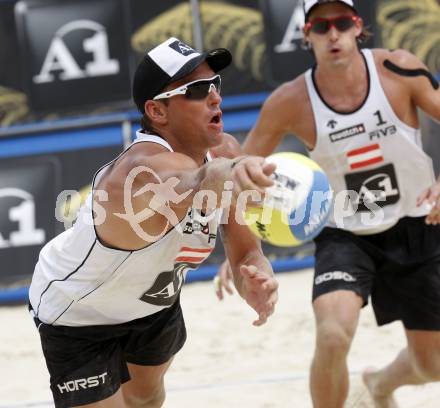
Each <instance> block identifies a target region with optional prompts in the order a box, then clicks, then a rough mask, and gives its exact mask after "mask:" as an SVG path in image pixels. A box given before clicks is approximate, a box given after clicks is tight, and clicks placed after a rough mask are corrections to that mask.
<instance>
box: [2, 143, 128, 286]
mask: <svg viewBox="0 0 440 408" xmlns="http://www.w3.org/2000/svg"><path fill="white" fill-rule="evenodd" d="M121 148H122V146H119V147H118V146H112V147H103V148H98V149H84V150H75V151H65V152H58V153H55V154H50V155H35V156H28V157H21V158H11V159H3V160H2V161H1V162H0V234H1V235H0V285H10V284H13V283H15V284H17V283H19V282H20V281H22V280H25V281H27V280H29V277H30V276H31V274H32V272H33V270H34V267H35V263H36V261H37V259H38V253H39V252H40V250H41V248H42V247H43V246H44V244H45V243H46V242H48V241H49V240H50V239H52V238H53V237H54V236H55V235H57V234H59V233H60V232H62V231H64V223H63V222H60V221H59V220H57V218H56V216H55V208H56V203H57V197H58V195H59V194H60V193H61V192H62V191H64V190H74V191H77V192H79V193H81V195H82V198H83V199H84V198H85V196H86V194H87V192H88V191H89V185H90V182H91V180H92V177H93V174H94V172H95V171H96V170H97V169H98V168H99V167H101V165H103V164H105V163H107V162H108V161H110V160H111V159H113V158H114V157H115V156H116V155H117V153H119V152H120V150H121ZM60 204H61V202H60ZM63 208H64V207H63V205H60V208H59V209H60V210H62V209H63ZM78 208H79V202H75V203H72V205H71V207H70V208H67V209H66V210H65V211H59V214H64V213H65V214H66V215H70V218H69V219H73V217H72V214H74V212H75V211H76V210H77V209H78ZM58 219H60V220H61V219H62V217H60V216H58Z"/></svg>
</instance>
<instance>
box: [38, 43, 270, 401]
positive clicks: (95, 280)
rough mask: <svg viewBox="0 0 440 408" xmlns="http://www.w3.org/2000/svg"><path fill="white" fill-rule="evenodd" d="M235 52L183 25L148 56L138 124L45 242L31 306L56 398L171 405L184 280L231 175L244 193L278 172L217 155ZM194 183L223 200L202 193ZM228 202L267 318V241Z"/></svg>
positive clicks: (243, 263) (230, 238)
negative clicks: (189, 34)
mask: <svg viewBox="0 0 440 408" xmlns="http://www.w3.org/2000/svg"><path fill="white" fill-rule="evenodd" d="M230 61H231V54H230V53H229V51H228V50H226V49H223V48H221V49H216V50H212V51H210V52H207V53H203V54H200V53H198V52H196V51H195V50H194V49H192V48H191V47H190V46H188V45H187V44H185V43H183V42H181V41H180V40H178V39H176V38H170V39H168V40H166V41H164V42H163V43H161V44H159V45H158V46H157V47H155V48H154V49H153V50H151V51H149V52H148V53H147V54H146V55H145V56H144V57H143V59H142V60H141V62H140V63H139V65H138V68H137V71H136V74H135V78H134V85H133V94H134V100H135V103H136V105H137V106H138V108H139V111H140V112H141V113H142V115H143V116H142V130H140V131H138V132H137V138H136V140H135V141H134V143H133V144H132V145H131V146H129V147H128V148H127V149H126V150H125V151H124V152H123V153H121V154H120V155H119V156H118V157H117V158H116V159H115V160H113V161H112V162H111V163H109V164H108V165H106V166H104V167H103V168H102V169H100V170H99V171H98V173H97V174H96V175H95V178H94V182H93V195H92V194H91V195H89V197H88V199H87V202H86V204H85V205H84V206H83V207H82V208H81V210H80V212H79V215H78V219H77V221H76V223H75V225H74V226H73V227H72V228H70V229H69V230H67V231H65V232H63V233H62V234H60V235H59V236H58V237H55V238H54V239H53V240H52V241H50V242H49V243H48V244H47V245H45V247H44V248H43V249H42V251H41V253H40V256H39V261H38V264H37V266H36V268H35V272H34V276H33V279H32V284H31V287H30V306H31V313H32V314H33V316H34V319H35V322H36V324H37V327H38V330H39V332H40V337H41V343H42V348H43V352H44V356H45V358H46V364H47V367H48V370H49V373H50V382H51V390H52V393H53V397H54V401H55V406H56V407H57V408H60V407H63V408H64V407H72V406H75V407H76V406H86V407H88V408H92V407H107V408H134V407H137V408H141V407H148V408H158V407H160V406H162V404H163V401H164V399H165V390H164V380H163V377H164V374H165V372H166V370H167V369H168V367H169V366H170V364H171V361H172V358H173V356H174V355H175V354H176V353H177V352H178V351H179V350H180V348H181V347H182V346H183V344H184V342H185V339H186V329H185V324H184V320H183V316H182V311H181V308H180V302H179V295H180V290H181V287H182V284H183V281H184V278H185V275H186V273H187V272H188V271H189V270H193V269H197V267H198V266H199V265H200V264H201V263H202V262H203V261H204V260H205V259H206V258H207V257H208V256H209V254H210V253H211V251H212V250H213V248H214V245H215V241H216V236H217V228H218V224H219V222H220V218H219V216H220V213H221V212H222V210H221V209H220V197H223V192H224V189H225V188H226V187H225V186H226V185H229V187H228V188H229V190H228V192H229V193H230V195H231V197H232V199H237V196H238V195H239V193H241V192H242V191H243V190H256V191H258V192H260V193H264V190H265V188H266V187H269V186H271V185H272V184H273V182H272V180H271V179H270V177H269V176H270V175H271V174H272V173H273V171H274V169H275V166H274V165H273V164H268V163H266V162H265V160H264V159H263V158H261V157H240V158H238V159H225V158H217V159H211V157H210V154H209V150H210V149H211V148H215V150H216V152H217V153H218V151H221V150H222V149H221V145H222V144H223V143H225V142H226V143H229V141H230V138H226V139H225V134H224V133H223V124H222V119H221V116H222V112H221V109H220V103H221V101H222V98H221V96H220V89H221V78H220V75H219V74H218V72H219V71H221V70H222V69H223V68H225V67H226V66H228V65H229V63H230ZM198 192H202V193H203V194H205V193H206V194H208V193H209V194H210V197H213V194H214V201H212V200H208V203H209V202H210V203H211V204H209V205H208V203H206V205H200V206H199V205H194V203H196V201H195V195H196V194H197V193H198ZM226 204H227V203H226ZM92 206H93V207H92ZM222 208H223V205H222ZM229 214H230V217H229V219H228V222H227V223H225V225H224V237H225V240H224V246H225V251H226V253H227V254H228V258H229V260H230V262H231V264H232V266H233V270H234V278H235V282H236V286H237V290H238V292H239V293H240V294H241V295H242V296H243V298H244V299H245V300H246V302H247V303H248V304H249V305H250V306H251V307H252V308H253V309H254V310H255V311H256V312H257V314H258V318H257V319H256V320H255V322H254V324H255V325H257V326H259V325H261V324H264V323H265V322H266V320H267V318H268V317H269V316H270V315H271V314H272V313H273V310H274V304H275V302H276V301H277V282H276V280H275V279H274V277H273V272H272V268H271V266H270V263H269V261H268V260H267V259H266V258H265V257H264V256H263V254H262V252H261V247H260V244H259V241H258V240H257V239H256V238H254V236H253V235H252V234H251V232H250V231H249V229H248V228H247V227H246V226H245V225H240V224H239V223H237V221H238V220H236V218H235V211H233V209H230V211H229Z"/></svg>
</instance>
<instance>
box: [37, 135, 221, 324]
mask: <svg viewBox="0 0 440 408" xmlns="http://www.w3.org/2000/svg"><path fill="white" fill-rule="evenodd" d="M143 142H148V143H158V144H161V145H162V146H164V147H166V148H167V149H168V150H170V151H172V148H171V146H170V145H169V144H168V143H167V142H166V141H165V140H163V139H162V138H160V137H158V136H153V135H146V134H143V133H141V132H137V138H136V140H135V141H134V142H133V143H132V144H131V146H133V145H134V144H136V143H143ZM131 146H129V147H128V148H127V149H126V150H125V151H124V152H123V153H121V154H124V153H125V152H126V151H127V150H128V149H130V147H131ZM118 157H120V156H118ZM115 160H116V159H115ZM115 160H113V161H112V162H110V163H108V164H107V165H105V166H103V167H102V168H101V169H100V170H98V172H97V173H96V175H95V177H94V181H93V186H95V185H96V184H97V182H98V180H99V178H100V176H101V175H102V173H103V171H104V170H105V169H106V168H107V167H108V166H109V165H111V164H112V163H113V162H114V161H115ZM206 160H210V157H209V154H208V156H207V158H206ZM211 215H212V216H211ZM211 215H210V216H209V217H206V219H203V217H200V214H199V213H198V211H197V210H195V209H190V210H189V211H188V213H187V215H186V216H185V217H184V218H183V219H182V221H181V222H180V224H179V225H180V228H177V227H176V228H173V229H171V230H170V231H168V232H167V233H166V234H165V235H164V236H163V237H162V238H161V239H160V240H159V241H157V242H155V243H153V244H151V245H150V246H148V247H146V248H143V249H139V250H135V251H126V250H118V249H113V248H109V247H107V246H105V245H104V244H103V243H101V242H100V241H99V239H98V237H97V235H96V231H95V227H94V224H93V218H92V195H91V194H89V196H88V198H87V200H86V202H85V204H84V205H83V206H82V207H81V209H80V212H79V214H78V218H77V221H76V223H75V224H74V225H73V227H72V228H70V229H68V230H66V231H64V232H63V233H61V234H60V235H58V236H57V237H55V238H54V239H52V240H51V241H50V242H48V243H47V244H46V245H45V246H44V248H43V249H42V250H41V253H40V256H39V259H38V263H37V265H36V267H35V271H34V275H33V278H32V283H31V286H30V290H29V297H30V303H31V306H32V309H33V310H32V311H31V313H32V314H33V315H34V316H36V317H38V319H40V320H41V321H42V322H44V323H46V324H51V325H64V326H89V325H104V324H119V323H124V322H128V321H131V320H134V319H138V318H142V317H145V316H147V315H151V314H153V313H156V312H158V311H160V310H162V309H164V308H167V307H170V306H171V305H172V304H173V303H174V302H175V301H176V300H177V298H178V296H179V293H180V289H181V287H182V284H183V282H184V279H185V276H186V273H187V272H188V271H189V270H194V269H197V267H198V266H199V265H200V264H201V263H202V262H203V261H204V260H205V259H206V258H207V257H208V256H209V255H210V253H211V252H212V250H213V248H214V246H215V241H216V236H217V227H218V223H219V220H220V216H221V210H215V212H214V214H211ZM179 230H180V232H179ZM182 232H183V233H182Z"/></svg>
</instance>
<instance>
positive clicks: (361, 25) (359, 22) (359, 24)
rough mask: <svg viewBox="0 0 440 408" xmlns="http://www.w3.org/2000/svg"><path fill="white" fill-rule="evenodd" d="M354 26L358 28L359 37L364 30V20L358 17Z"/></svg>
mask: <svg viewBox="0 0 440 408" xmlns="http://www.w3.org/2000/svg"><path fill="white" fill-rule="evenodd" d="M354 26H355V28H356V37H359V36H360V35H361V34H362V31H363V29H364V20H362V18H361V17H359V16H358V17H357V20H356V22H355V25H354Z"/></svg>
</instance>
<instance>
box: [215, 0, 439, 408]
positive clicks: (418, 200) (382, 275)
mask: <svg viewBox="0 0 440 408" xmlns="http://www.w3.org/2000/svg"><path fill="white" fill-rule="evenodd" d="M304 8H305V14H306V24H305V27H304V35H305V41H306V44H307V45H308V46H309V47H310V49H311V50H312V51H313V53H314V56H315V58H316V63H317V64H316V66H314V67H313V68H312V69H310V70H309V71H307V72H306V73H304V74H303V75H300V76H299V77H298V78H296V79H294V80H293V81H290V82H286V83H284V84H282V85H281V86H279V87H278V88H277V89H276V90H275V91H274V92H273V93H272V94H271V95H270V96H269V98H268V99H267V100H266V102H265V103H264V105H263V107H262V110H261V112H260V115H259V119H258V121H257V123H256V125H255V126H254V128H253V129H252V130H251V131H250V134H249V135H248V137H247V139H246V140H245V143H244V145H243V149H244V151H245V152H246V153H248V154H255V155H260V156H268V155H270V154H271V153H272V152H273V151H274V149H275V148H276V146H277V145H278V144H279V143H280V141H281V139H282V138H283V136H284V135H286V134H287V133H291V134H294V135H296V136H297V137H299V138H300V139H301V140H302V141H303V142H304V144H305V145H306V146H307V148H308V149H309V150H310V157H311V158H312V159H313V160H315V161H316V162H317V163H318V164H319V165H320V166H321V167H322V168H323V170H324V171H325V172H326V173H327V175H328V177H329V179H330V183H331V185H332V187H333V190H334V193H335V202H334V213H333V217H331V218H330V221H329V224H328V228H324V230H323V231H322V233H321V234H320V235H319V236H318V237H317V239H316V240H315V243H316V266H315V276H314V281H313V309H314V313H315V318H316V348H315V353H314V357H313V362H312V366H311V374H310V390H311V396H312V400H313V405H314V407H317V408H336V407H340V408H341V407H342V406H343V404H344V401H345V400H346V397H347V394H348V387H349V376H348V369H347V354H348V352H349V349H350V345H351V342H352V339H353V336H354V334H355V331H356V327H357V324H358V317H359V312H360V310H361V308H362V307H363V306H365V305H366V303H367V302H368V299H369V297H370V296H371V300H372V305H373V308H374V312H375V315H376V319H377V322H378V324H379V325H383V324H386V323H389V322H392V321H395V320H400V321H402V323H403V326H404V328H405V334H406V338H407V347H406V348H405V349H403V350H402V351H401V352H400V353H399V354H398V356H397V357H396V359H395V360H394V361H393V362H392V363H391V364H389V365H388V366H386V367H384V368H382V369H380V370H379V369H372V368H370V369H368V370H366V371H365V372H364V381H365V382H366V385H367V386H368V389H369V391H370V394H371V395H372V397H373V399H374V402H375V405H376V407H381V408H389V407H395V406H396V403H395V401H394V399H393V391H394V390H395V389H396V388H398V387H400V386H402V385H404V384H423V383H426V382H430V381H438V380H440V226H439V223H440V200H439V194H440V182H439V181H437V182H436V181H435V178H434V174H433V168H432V163H431V159H430V158H429V157H428V156H427V155H426V154H425V153H424V152H423V150H422V147H421V134H420V129H419V118H418V115H417V109H418V108H420V109H421V110H423V111H424V112H425V113H427V114H428V115H429V116H431V117H432V118H434V119H436V120H440V89H439V84H438V82H437V81H436V79H435V78H434V77H433V76H432V75H431V74H430V73H429V72H428V69H427V68H426V66H425V65H424V64H423V63H422V62H421V61H420V60H419V59H418V58H417V57H415V56H414V55H412V54H411V53H409V52H406V51H403V50H395V51H389V50H385V49H374V50H369V49H364V50H362V51H361V50H360V49H359V46H358V44H359V41H362V39H363V38H364V37H365V35H366V34H367V33H366V31H365V28H364V26H363V22H362V18H361V17H360V16H359V15H358V13H357V12H356V9H355V4H353V2H352V1H351V0H343V1H318V0H306V1H305V3H304ZM347 204H348V205H347ZM226 271H227V268H222V270H221V274H222V275H221V276H220V283H223V284H225V283H226V284H227V272H226ZM292 313H294V312H292Z"/></svg>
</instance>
